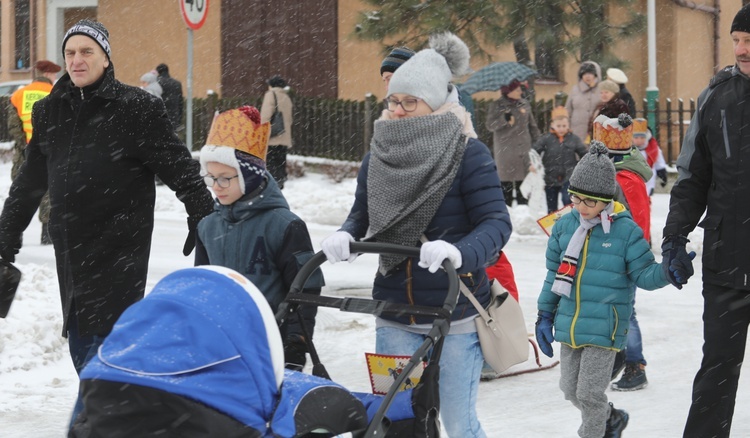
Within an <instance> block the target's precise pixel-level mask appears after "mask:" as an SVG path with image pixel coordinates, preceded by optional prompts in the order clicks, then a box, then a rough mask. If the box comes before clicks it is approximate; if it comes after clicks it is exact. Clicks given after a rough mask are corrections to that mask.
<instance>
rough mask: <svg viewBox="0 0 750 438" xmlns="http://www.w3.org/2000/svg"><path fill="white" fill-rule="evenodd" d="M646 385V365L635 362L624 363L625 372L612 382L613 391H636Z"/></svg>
mask: <svg viewBox="0 0 750 438" xmlns="http://www.w3.org/2000/svg"><path fill="white" fill-rule="evenodd" d="M646 386H648V379H646V366H645V365H643V364H640V363H636V362H628V363H626V364H625V372H624V373H622V378H621V379H620V380H618V381H617V382H615V383H613V384H612V389H614V390H615V391H638V390H639V389H643V388H645V387H646Z"/></svg>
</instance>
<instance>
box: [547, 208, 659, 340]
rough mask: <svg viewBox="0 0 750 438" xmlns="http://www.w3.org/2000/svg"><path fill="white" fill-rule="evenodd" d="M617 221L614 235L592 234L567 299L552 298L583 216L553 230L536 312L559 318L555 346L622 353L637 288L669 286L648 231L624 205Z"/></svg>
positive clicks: (567, 217)
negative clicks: (652, 249) (589, 348)
mask: <svg viewBox="0 0 750 438" xmlns="http://www.w3.org/2000/svg"><path fill="white" fill-rule="evenodd" d="M612 219H613V222H612V226H611V228H610V232H609V234H604V230H603V229H602V226H601V225H597V226H596V227H594V228H592V229H591V230H589V233H588V235H587V237H586V242H585V243H584V245H583V250H582V251H581V255H580V258H579V262H578V273H577V275H576V278H575V281H574V283H573V288H572V289H571V292H570V297H568V298H566V297H562V296H559V295H557V294H555V293H554V292H552V283H553V282H554V281H555V273H556V272H557V268H558V266H559V265H560V262H561V261H562V257H563V255H564V254H565V248H567V247H568V242H570V239H571V237H572V236H573V233H574V232H575V230H576V229H577V228H578V226H579V214H578V212H577V211H575V210H574V211H573V212H572V213H570V214H567V215H565V216H563V217H562V218H560V220H558V221H557V223H555V226H554V227H553V228H552V235H551V236H550V239H549V243H548V245H547V255H546V257H547V270H548V272H547V277H546V278H545V280H544V286H543V288H542V292H541V294H540V295H539V299H538V301H537V306H538V309H539V310H540V311H547V312H552V313H554V314H555V340H556V341H558V342H562V343H564V344H567V345H570V346H571V347H573V348H579V347H586V346H597V347H603V348H610V349H613V350H621V349H623V348H624V347H625V344H626V338H627V332H628V326H629V321H630V314H631V313H632V312H633V304H632V303H633V296H634V294H635V288H636V286H637V287H639V288H641V289H647V290H654V289H659V288H661V287H664V286H666V285H667V284H669V281H668V280H667V277H666V275H665V274H664V272H663V271H662V268H661V265H660V264H659V263H657V262H656V261H655V260H654V255H653V253H652V252H651V248H650V246H649V244H648V242H647V241H646V240H645V239H644V238H643V231H642V230H641V228H640V227H639V226H638V225H636V223H635V222H634V221H633V218H632V216H631V215H630V213H629V212H628V211H627V210H625V208H624V207H623V206H622V205H621V204H619V203H615V210H614V213H613V215H612Z"/></svg>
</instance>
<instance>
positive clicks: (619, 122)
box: [593, 114, 652, 391]
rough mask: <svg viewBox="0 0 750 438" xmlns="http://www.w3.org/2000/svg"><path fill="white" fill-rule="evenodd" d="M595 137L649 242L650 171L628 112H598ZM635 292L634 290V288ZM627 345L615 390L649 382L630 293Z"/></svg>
mask: <svg viewBox="0 0 750 438" xmlns="http://www.w3.org/2000/svg"><path fill="white" fill-rule="evenodd" d="M593 130H594V138H595V139H597V140H600V141H602V142H603V143H604V144H606V145H607V149H609V156H610V157H611V158H612V160H613V161H614V163H615V169H616V170H617V177H616V178H617V185H618V188H619V190H618V196H617V197H616V198H615V199H616V200H617V201H618V202H620V203H622V204H624V205H626V206H627V208H628V210H630V213H631V214H632V215H633V220H634V221H635V223H636V224H638V226H639V227H641V229H642V230H643V237H644V238H645V239H646V240H647V241H648V242H649V245H650V243H651V199H650V198H649V196H648V191H647V190H646V181H648V180H649V179H651V177H652V172H651V168H650V167H649V166H648V163H647V162H646V160H645V159H644V158H643V155H642V154H641V153H640V151H638V149H637V148H635V147H633V146H632V144H633V130H634V124H633V121H632V119H631V118H630V116H629V115H627V114H620V117H618V118H616V119H610V118H609V117H606V116H603V115H602V116H599V117H597V118H596V120H595V121H594V126H593ZM634 292H635V290H634ZM626 347H627V348H626V349H624V350H622V351H620V352H619V353H618V354H617V357H616V359H615V364H614V365H613V367H612V378H613V379H614V378H615V377H617V375H618V374H619V373H620V371H621V370H622V369H623V368H625V372H624V373H623V375H622V378H620V380H618V381H617V382H615V383H613V384H612V389H614V390H616V391H636V390H639V389H643V388H645V387H646V386H647V385H648V379H647V378H646V359H645V358H644V357H643V341H642V338H641V329H640V324H639V323H638V319H637V317H636V311H635V295H633V312H632V313H631V315H630V330H629V331H628V335H627V344H626Z"/></svg>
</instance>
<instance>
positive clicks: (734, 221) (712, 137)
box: [662, 6, 750, 437]
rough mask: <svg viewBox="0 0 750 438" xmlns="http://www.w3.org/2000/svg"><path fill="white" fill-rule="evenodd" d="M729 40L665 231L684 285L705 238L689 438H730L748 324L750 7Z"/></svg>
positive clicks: (669, 263)
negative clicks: (695, 246) (697, 237)
mask: <svg viewBox="0 0 750 438" xmlns="http://www.w3.org/2000/svg"><path fill="white" fill-rule="evenodd" d="M730 32H731V36H732V40H733V42H734V55H735V59H736V61H737V63H736V64H735V65H733V66H729V67H726V68H724V69H723V70H721V71H720V72H719V73H717V74H716V76H714V78H713V79H712V80H711V82H710V84H709V86H708V88H706V89H705V90H703V92H702V93H701V94H700V96H699V97H698V111H696V112H695V115H694V116H693V119H692V120H691V122H690V128H689V129H688V131H687V134H686V136H685V140H684V142H683V145H682V150H681V151H680V156H679V158H678V159H677V169H678V171H679V176H678V179H677V182H676V183H675V185H674V188H673V189H672V193H671V198H670V202H669V215H668V216H667V223H666V226H665V227H664V236H665V237H664V243H663V245H662V251H663V252H662V255H663V258H662V263H663V265H664V266H665V268H668V269H669V270H668V272H669V274H670V277H671V279H672V281H673V282H675V280H676V281H677V282H679V283H683V282H685V281H687V277H689V276H690V275H691V274H692V272H693V270H692V268H691V267H690V266H689V265H690V255H688V254H687V252H686V250H685V245H686V243H687V242H688V239H687V236H688V233H690V232H691V231H693V229H695V227H696V225H697V226H699V227H701V228H703V230H704V237H703V300H704V307H703V341H704V342H703V361H702V362H701V367H700V370H698V373H697V374H696V376H695V380H694V382H693V402H692V405H691V406H690V412H689V414H688V419H687V424H686V425H685V432H684V436H685V437H707V436H712V437H728V436H729V434H730V430H731V426H732V416H733V413H734V405H735V397H736V395H737V387H738V382H739V377H740V369H741V365H742V362H743V360H744V357H745V347H746V343H747V334H748V325H749V324H750V257H748V248H750V202H748V199H750V167H748V165H747V161H746V160H745V159H744V158H743V157H745V156H747V154H748V145H750V130H748V129H747V123H748V114H750V100H748V99H747V96H748V95H749V94H750V6H745V7H743V8H742V9H740V11H739V12H738V13H737V15H736V16H735V18H734V21H733V22H732V27H731V31H730ZM704 211H705V217H704V218H703V220H702V221H701V222H700V223H698V221H700V220H701V217H702V216H703V213H704ZM691 255H692V254H691ZM680 280H682V281H680ZM678 287H679V286H678ZM746 389H747V388H746Z"/></svg>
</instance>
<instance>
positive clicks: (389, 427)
mask: <svg viewBox="0 0 750 438" xmlns="http://www.w3.org/2000/svg"><path fill="white" fill-rule="evenodd" d="M350 250H351V252H352V253H375V254H396V255H403V256H407V257H419V248H412V247H405V246H401V245H392V244H385V243H373V242H353V243H351V244H350ZM326 260H327V259H326V257H325V255H324V254H323V253H322V252H319V253H317V254H316V255H315V256H314V257H313V258H312V259H310V260H309V261H308V262H307V263H306V264H305V265H304V266H303V267H302V269H301V270H300V271H299V273H298V274H297V277H296V278H295V280H294V282H293V283H292V286H291V290H290V292H289V295H288V296H287V298H286V300H285V302H283V303H282V304H281V305H280V306H279V310H278V312H277V314H276V318H277V321H278V322H279V325H281V323H283V321H284V319H285V318H289V317H297V318H299V320H300V324H301V325H302V328H303V330H304V329H305V327H304V321H303V319H302V317H301V315H300V314H299V312H298V311H297V310H298V307H299V306H300V305H314V306H318V307H320V306H323V307H330V308H335V309H339V310H341V311H343V312H355V313H366V314H371V315H375V316H379V315H399V316H403V315H413V316H425V317H431V318H433V325H432V329H431V330H430V332H429V334H428V335H427V336H426V339H425V341H424V342H423V343H422V345H421V346H420V347H419V348H418V349H417V350H416V351H415V352H414V353H413V354H412V356H411V358H410V359H409V362H408V364H407V365H406V366H405V367H404V369H403V370H402V371H401V372H400V373H399V374H398V375H397V376H396V377H395V378H394V381H393V383H392V384H391V386H390V389H389V390H388V392H387V393H386V394H385V395H384V396H380V395H373V394H365V393H356V392H353V393H352V394H353V395H354V396H355V397H357V398H358V399H359V400H360V401H361V402H362V404H363V405H364V406H365V407H366V410H367V422H368V424H367V427H366V428H364V429H362V430H352V431H351V432H352V436H353V437H391V438H397V437H439V436H440V423H439V419H438V417H439V411H440V397H439V377H440V365H439V361H440V355H441V352H442V346H443V342H444V337H445V335H446V334H447V333H448V331H449V329H450V315H451V313H452V312H453V310H454V308H455V306H456V302H457V300H458V294H459V288H458V284H459V283H458V282H459V279H458V274H457V273H456V270H455V269H454V268H453V266H452V265H451V263H450V262H449V261H447V260H446V261H444V262H443V268H444V269H445V271H446V273H447V275H448V290H447V291H446V296H445V299H444V302H443V306H442V307H440V308H436V307H428V306H416V305H408V304H396V303H388V302H385V301H380V300H373V299H363V298H339V297H328V296H315V295H310V294H303V293H301V292H302V289H303V287H304V285H305V281H306V280H307V278H308V277H309V276H310V275H311V274H312V273H313V272H314V271H315V269H317V268H318V267H319V266H320V265H321V264H322V263H323V262H325V261H326ZM295 314H296V315H295ZM305 337H306V339H310V341H309V342H308V350H309V353H310V357H311V359H312V363H313V370H312V372H313V375H314V376H317V377H321V378H324V379H328V380H330V377H329V376H328V373H327V371H326V370H325V367H324V366H323V364H322V363H321V361H320V358H319V356H318V354H317V351H316V350H315V347H314V345H313V342H312V340H311V337H310V336H308V335H307V334H306V333H305ZM428 354H429V359H428V360H427V365H426V367H425V369H424V372H423V374H422V377H421V379H420V381H419V383H418V384H417V385H416V386H415V387H414V388H411V389H407V390H404V391H399V388H402V385H403V384H404V382H405V381H406V380H407V379H408V378H409V375H410V374H411V372H412V371H413V370H414V369H415V368H416V367H417V366H419V365H421V364H422V362H423V361H425V359H426V358H428Z"/></svg>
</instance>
